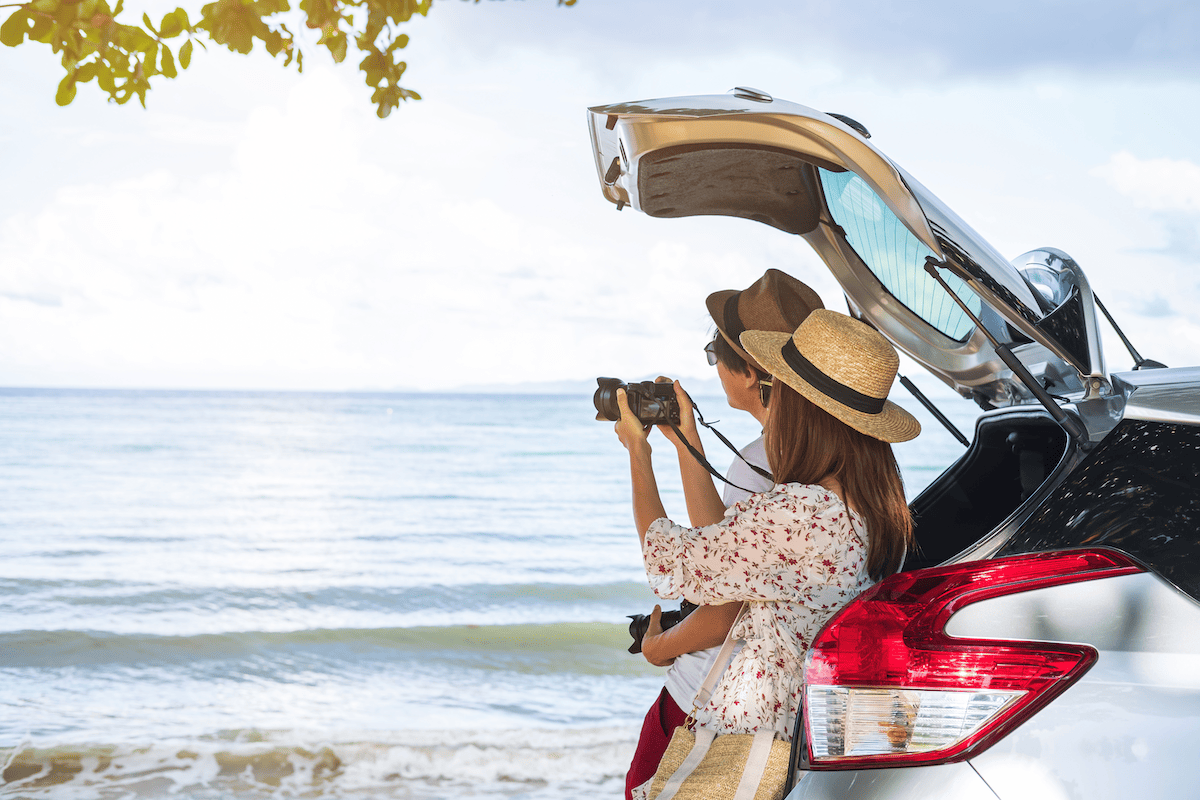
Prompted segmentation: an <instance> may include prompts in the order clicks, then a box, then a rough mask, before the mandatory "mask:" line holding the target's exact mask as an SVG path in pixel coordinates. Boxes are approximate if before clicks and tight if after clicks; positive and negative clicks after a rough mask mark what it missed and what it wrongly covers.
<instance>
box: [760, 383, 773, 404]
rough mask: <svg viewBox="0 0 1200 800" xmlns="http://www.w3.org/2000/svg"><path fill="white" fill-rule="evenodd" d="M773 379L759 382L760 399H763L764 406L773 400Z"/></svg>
mask: <svg viewBox="0 0 1200 800" xmlns="http://www.w3.org/2000/svg"><path fill="white" fill-rule="evenodd" d="M771 385H772V384H771V381H759V382H758V399H759V400H761V401H762V404H763V408H766V407H767V405H769V404H770V402H771Z"/></svg>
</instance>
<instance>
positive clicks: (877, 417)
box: [742, 309, 921, 442]
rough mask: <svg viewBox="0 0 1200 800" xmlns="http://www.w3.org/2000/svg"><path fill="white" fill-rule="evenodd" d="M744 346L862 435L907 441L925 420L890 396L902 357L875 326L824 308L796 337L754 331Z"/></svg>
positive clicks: (745, 336) (746, 335)
mask: <svg viewBox="0 0 1200 800" xmlns="http://www.w3.org/2000/svg"><path fill="white" fill-rule="evenodd" d="M742 345H743V346H744V347H745V348H746V349H747V350H748V351H750V354H751V355H753V356H754V358H755V359H757V361H758V363H760V364H762V365H763V367H764V368H765V369H766V370H767V372H770V373H771V374H772V375H774V376H775V377H776V378H778V379H779V380H781V381H783V382H784V383H786V384H787V385H788V386H790V387H792V388H793V389H795V390H796V391H797V392H799V393H800V394H802V395H804V397H806V398H807V399H808V400H810V401H812V402H813V403H815V404H816V405H818V406H820V407H821V408H823V409H825V410H826V411H828V412H829V413H830V414H832V415H833V416H835V417H837V418H838V419H839V420H841V421H842V422H844V423H846V424H847V425H849V426H850V427H851V428H854V429H855V430H856V431H859V432H860V433H865V434H866V435H867V436H871V437H874V438H876V439H882V440H883V441H885V442H907V441H908V440H909V439H912V438H914V437H915V436H916V435H917V434H918V433H920V432H921V423H919V422H917V420H916V419H915V418H914V417H913V415H912V414H909V413H908V412H907V411H905V410H904V409H902V408H901V407H900V406H898V405H896V404H895V403H893V402H892V401H890V400H888V399H887V395H888V390H889V389H890V388H891V387H892V381H893V380H895V379H896V370H897V369H898V368H899V367H900V357H899V356H897V355H896V350H895V348H894V347H892V346H891V345H890V344H888V341H887V339H884V338H883V336H881V335H880V334H879V333H878V332H877V331H876V330H875V329H874V328H871V327H870V326H868V325H866V324H864V323H862V322H859V321H858V320H856V319H851V318H850V317H848V316H846V315H845V314H839V313H837V312H836V311H827V310H825V309H818V310H816V311H814V312H813V313H812V314H810V315H809V316H808V318H807V319H806V320H804V322H802V323H800V327H798V328H797V329H796V332H795V333H793V334H791V335H790V336H789V335H788V334H786V333H776V332H775V331H755V330H749V331H746V332H745V333H743V334H742Z"/></svg>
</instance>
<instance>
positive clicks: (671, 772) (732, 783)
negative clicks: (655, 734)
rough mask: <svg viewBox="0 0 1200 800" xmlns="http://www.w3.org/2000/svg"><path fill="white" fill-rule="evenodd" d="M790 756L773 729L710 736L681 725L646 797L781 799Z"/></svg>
mask: <svg viewBox="0 0 1200 800" xmlns="http://www.w3.org/2000/svg"><path fill="white" fill-rule="evenodd" d="M756 745H757V747H756ZM790 754H791V747H790V745H788V743H787V742H785V741H783V740H781V739H776V738H775V733H774V731H759V732H758V733H731V734H725V735H723V736H715V735H714V734H713V732H712V731H711V730H707V729H705V728H700V729H699V730H697V731H696V732H695V733H692V732H691V731H689V730H688V729H687V727H686V726H683V725H681V726H679V727H678V728H676V729H675V733H674V735H672V736H671V743H670V744H669V745H667V752H666V753H665V754H663V758H662V761H660V762H659V765H658V771H657V772H655V773H654V782H653V783H652V784H651V785H650V800H669V798H673V797H680V798H687V799H688V800H781V798H782V797H783V787H784V784H785V783H786V782H787V771H788V757H789V755H790Z"/></svg>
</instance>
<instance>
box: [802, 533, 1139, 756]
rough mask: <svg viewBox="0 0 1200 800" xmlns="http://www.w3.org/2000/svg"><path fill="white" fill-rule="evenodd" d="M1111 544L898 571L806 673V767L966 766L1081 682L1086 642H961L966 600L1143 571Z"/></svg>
mask: <svg viewBox="0 0 1200 800" xmlns="http://www.w3.org/2000/svg"><path fill="white" fill-rule="evenodd" d="M1140 571H1141V567H1139V566H1138V565H1137V564H1135V563H1134V562H1133V561H1131V560H1130V559H1129V558H1127V557H1126V556H1124V555H1122V554H1121V553H1117V552H1114V551H1109V550H1077V551H1067V552H1058V553H1041V554H1036V555H1026V556H1016V557H1012V558H1003V559H995V560H991V561H972V562H967V563H964V564H956V565H953V566H948V567H936V568H934V569H924V570H917V571H914V572H907V573H903V574H900V575H893V576H891V577H890V578H887V579H885V580H883V581H881V582H880V583H878V584H876V585H875V586H873V587H872V588H871V589H868V590H867V591H866V592H864V593H863V594H861V595H859V596H858V597H857V598H855V600H853V601H852V602H851V603H850V604H849V605H847V606H846V607H845V608H843V609H842V610H841V611H840V612H838V613H837V614H836V615H835V616H834V617H833V619H831V620H830V621H829V624H827V625H826V626H825V627H824V628H823V629H822V630H821V632H820V633H819V634H817V637H816V640H815V641H814V642H813V645H812V648H811V649H810V650H809V654H808V660H807V662H806V665H805V670H804V680H805V684H806V686H805V694H804V726H805V730H804V738H805V747H804V756H806V758H805V761H807V764H806V765H805V766H806V767H807V768H808V769H814V770H820V769H851V768H854V769H862V768H870V767H886V766H900V765H905V766H907V765H918V764H933V763H942V762H947V761H961V760H963V759H966V758H969V757H970V756H972V755H974V754H976V753H978V752H980V751H981V750H984V749H986V748H987V747H989V746H991V745H992V744H993V743H994V742H996V741H997V740H999V739H1000V738H1001V737H1003V736H1004V735H1005V734H1007V733H1008V732H1009V731H1011V730H1012V729H1013V728H1015V727H1016V726H1017V725H1019V724H1020V723H1021V722H1023V721H1024V720H1026V719H1028V718H1029V716H1030V715H1032V714H1033V713H1035V712H1036V711H1037V710H1038V709H1040V708H1042V707H1043V706H1044V705H1046V703H1048V702H1050V700H1052V699H1053V698H1054V697H1056V696H1058V695H1059V694H1060V693H1061V692H1063V691H1064V690H1065V689H1066V688H1067V687H1068V686H1070V685H1071V684H1072V683H1074V682H1075V681H1076V680H1078V679H1079V677H1080V676H1082V675H1083V673H1085V672H1087V670H1088V668H1090V667H1091V665H1092V664H1093V663H1094V662H1095V660H1096V657H1097V653H1096V651H1095V650H1094V649H1093V648H1091V647H1088V646H1087V645H1080V644H1063V643H1056V642H1030V641H1010V640H1002V639H962V638H955V637H952V636H950V635H948V634H947V633H946V631H945V626H946V623H947V621H949V619H950V617H951V616H952V615H953V614H954V613H955V612H956V611H958V610H959V609H961V608H962V607H963V606H966V605H969V604H971V603H976V602H979V601H980V600H986V599H989V598H993V597H1000V596H1003V595H1010V594H1016V593H1019V592H1028V591H1031V590H1033V589H1041V588H1045V587H1048V586H1059V585H1062V584H1067V583H1075V582H1077V581H1088V580H1095V579H1098V578H1108V577H1113V576H1117V575H1126V574H1130V573H1133V572H1140Z"/></svg>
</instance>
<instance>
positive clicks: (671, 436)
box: [654, 375, 704, 454]
mask: <svg viewBox="0 0 1200 800" xmlns="http://www.w3.org/2000/svg"><path fill="white" fill-rule="evenodd" d="M654 382H655V383H673V384H675V399H676V400H677V401H678V402H679V432H680V433H682V434H683V435H684V436H686V437H687V440H688V442H690V443H691V445H692V447H694V448H696V450H697V451H698V452H700V453H701V454H703V453H704V445H702V444H701V443H700V430H699V428H697V427H696V409H695V407H693V406H692V398H690V397H688V393H687V392H685V391H684V390H683V387H682V386H680V385H679V381H672V380H671V379H670V378H664V377H663V376H662V375H659V376H658V378H656V379H655V381H654ZM658 429H659V430H660V431H662V435H663V436H665V437H667V441H669V442H670V443H671V444H673V445H675V448H676V449H677V450H682V451H686V450H687V448H685V447H684V446H683V443H682V442H681V441H679V437H678V436H676V435H675V431H673V430H671V426H670V425H659V426H658Z"/></svg>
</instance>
